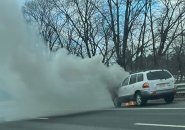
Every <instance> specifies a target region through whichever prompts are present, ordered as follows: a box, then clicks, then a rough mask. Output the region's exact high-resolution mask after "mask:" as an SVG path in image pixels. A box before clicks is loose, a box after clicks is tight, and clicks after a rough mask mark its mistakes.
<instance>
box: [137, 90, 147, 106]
mask: <svg viewBox="0 0 185 130" xmlns="http://www.w3.org/2000/svg"><path fill="white" fill-rule="evenodd" d="M135 101H136V105H137V106H144V105H145V104H146V102H147V100H145V99H144V98H143V97H142V95H141V93H140V92H137V93H136V95H135Z"/></svg>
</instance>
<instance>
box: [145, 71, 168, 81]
mask: <svg viewBox="0 0 185 130" xmlns="http://www.w3.org/2000/svg"><path fill="white" fill-rule="evenodd" d="M171 77H172V76H171V75H170V74H169V73H168V72H167V71H154V72H149V73H147V79H148V80H157V79H168V78H171Z"/></svg>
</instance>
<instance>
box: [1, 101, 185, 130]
mask: <svg viewBox="0 0 185 130" xmlns="http://www.w3.org/2000/svg"><path fill="white" fill-rule="evenodd" d="M156 129H157V130H183V129H185V100H177V101H175V102H174V103H173V104H165V103H164V102H163V101H162V100H161V101H157V102H149V103H148V105H147V106H146V107H144V108H139V107H124V108H119V109H115V108H110V109H107V110H102V111H95V112H88V113H83V114H76V115H69V116H58V117H49V118H39V119H34V120H27V121H17V122H9V123H2V124H0V130H156Z"/></svg>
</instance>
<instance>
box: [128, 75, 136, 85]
mask: <svg viewBox="0 0 185 130" xmlns="http://www.w3.org/2000/svg"><path fill="white" fill-rule="evenodd" d="M136 77H137V74H135V75H132V76H131V77H130V82H129V84H134V83H136Z"/></svg>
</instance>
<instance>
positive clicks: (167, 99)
mask: <svg viewBox="0 0 185 130" xmlns="http://www.w3.org/2000/svg"><path fill="white" fill-rule="evenodd" d="M164 100H165V102H166V103H168V104H169V103H172V102H173V100H174V95H171V96H167V97H165V98H164Z"/></svg>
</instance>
